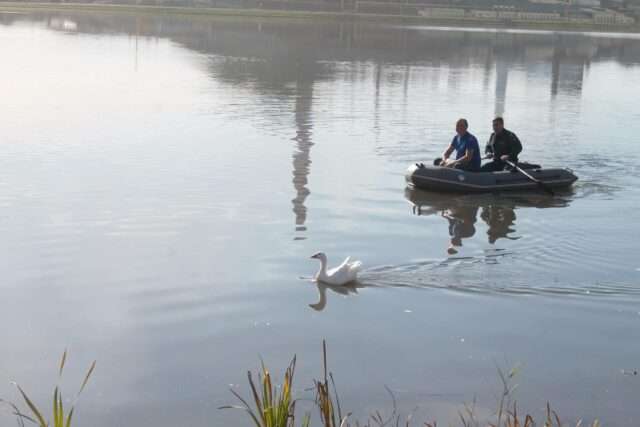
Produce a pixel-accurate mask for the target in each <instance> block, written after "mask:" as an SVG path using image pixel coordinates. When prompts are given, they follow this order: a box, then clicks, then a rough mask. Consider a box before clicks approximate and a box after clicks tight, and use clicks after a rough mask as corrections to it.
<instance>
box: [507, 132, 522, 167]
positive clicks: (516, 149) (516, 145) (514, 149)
mask: <svg viewBox="0 0 640 427" xmlns="http://www.w3.org/2000/svg"><path fill="white" fill-rule="evenodd" d="M511 137H512V138H511V149H510V150H509V156H510V157H511V158H512V159H513V160H515V159H517V158H518V154H520V152H521V151H522V143H521V142H520V140H519V139H518V137H517V136H516V134H515V133H513V132H511Z"/></svg>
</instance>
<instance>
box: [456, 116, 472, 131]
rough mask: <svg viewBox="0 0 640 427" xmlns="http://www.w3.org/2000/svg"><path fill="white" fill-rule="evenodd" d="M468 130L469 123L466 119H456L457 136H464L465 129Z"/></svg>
mask: <svg viewBox="0 0 640 427" xmlns="http://www.w3.org/2000/svg"><path fill="white" fill-rule="evenodd" d="M468 128H469V122H467V119H458V121H457V122H456V133H457V134H458V135H464V134H465V133H467V129H468Z"/></svg>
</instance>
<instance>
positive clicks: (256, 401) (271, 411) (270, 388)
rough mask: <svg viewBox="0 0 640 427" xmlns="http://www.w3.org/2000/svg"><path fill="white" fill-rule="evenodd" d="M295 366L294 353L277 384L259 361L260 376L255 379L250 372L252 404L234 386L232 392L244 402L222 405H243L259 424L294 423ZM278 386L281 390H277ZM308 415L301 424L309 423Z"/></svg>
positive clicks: (259, 426)
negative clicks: (282, 379) (282, 378)
mask: <svg viewBox="0 0 640 427" xmlns="http://www.w3.org/2000/svg"><path fill="white" fill-rule="evenodd" d="M295 370H296V357H295V356H294V357H293V359H292V360H291V363H289V366H288V367H287V370H286V371H285V373H284V381H283V383H282V385H281V386H277V385H275V384H274V383H273V381H272V379H271V373H270V372H269V370H268V369H267V368H266V366H265V365H264V362H263V363H261V365H260V371H259V372H258V379H257V381H254V379H253V376H252V374H251V371H248V372H247V378H248V380H249V387H250V389H251V395H252V398H253V405H254V406H253V407H252V406H251V405H250V404H249V402H248V401H247V400H246V399H244V398H243V397H242V396H240V394H239V393H238V392H236V391H235V390H233V389H231V393H233V395H234V396H235V397H236V398H237V399H238V400H239V401H240V402H241V403H242V405H241V406H237V405H228V406H222V407H221V408H220V409H241V410H244V411H245V412H246V413H247V414H249V416H250V418H251V420H252V421H253V424H254V425H255V426H256V427H294V426H295V406H296V400H295V399H294V398H293V376H294V374H295ZM278 389H279V391H278ZM309 422H310V418H309V415H308V414H307V415H305V416H304V417H303V419H302V424H301V425H302V426H303V427H308V426H309Z"/></svg>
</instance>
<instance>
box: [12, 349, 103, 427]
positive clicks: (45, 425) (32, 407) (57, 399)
mask: <svg viewBox="0 0 640 427" xmlns="http://www.w3.org/2000/svg"><path fill="white" fill-rule="evenodd" d="M66 361H67V352H66V350H65V352H64V353H63V354H62V359H61V360H60V365H59V367H58V382H60V379H61V378H62V373H63V371H64V365H65V362H66ZM95 367H96V362H95V360H94V361H93V363H92V364H91V366H90V367H89V370H88V371H87V373H86V375H85V376H84V380H83V381H82V385H81V386H80V389H79V390H78V392H77V393H76V396H75V399H74V400H73V403H72V404H71V408H70V409H68V410H67V411H66V412H65V408H64V404H63V400H62V391H61V390H60V385H59V384H56V386H55V388H54V389H53V401H52V405H51V406H52V418H51V420H50V421H49V420H46V418H45V415H44V414H45V412H44V411H43V410H41V409H40V408H38V406H36V404H35V403H33V401H32V400H31V399H30V398H29V396H28V395H27V393H26V392H25V391H24V390H23V389H22V387H20V385H19V384H17V383H14V385H15V386H16V388H17V389H18V392H19V393H20V396H21V397H22V399H23V400H24V403H25V404H26V405H27V407H28V408H29V413H30V415H27V414H26V413H25V412H23V411H21V410H20V409H19V408H18V406H17V405H16V404H15V403H13V402H10V401H6V400H2V399H0V403H4V404H6V405H8V406H9V407H10V408H11V409H12V411H13V415H15V417H16V422H17V423H18V425H19V426H20V427H24V426H25V421H28V422H30V423H33V424H36V425H37V426H38V427H71V420H72V419H73V412H74V410H75V405H76V402H77V401H78V398H79V397H80V394H81V393H82V391H83V390H84V388H85V386H86V385H87V382H89V378H90V377H91V374H92V373H93V370H94V369H95Z"/></svg>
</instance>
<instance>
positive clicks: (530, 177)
mask: <svg viewBox="0 0 640 427" xmlns="http://www.w3.org/2000/svg"><path fill="white" fill-rule="evenodd" d="M504 162H505V163H506V164H508V165H509V166H511V167H512V168H514V169H515V170H517V171H518V172H520V173H521V174H522V175H524V176H526V177H527V178H529V179H530V180H531V181H533V182H535V183H536V184H538V185H539V186H540V188H542V189H543V190H544V191H546V192H547V193H549V194H551V195H552V196H553V195H554V192H553V190H552V189H551V187H549V186H548V185H546V184H545V183H544V182H542V181H540V180H539V179H536V178H534V177H532V176H531V175H529V174H528V173H527V172H525V171H524V170H523V169H522V168H520V167H518V165H516V164H515V163H513V162H511V161H509V160H505V161H504Z"/></svg>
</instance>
